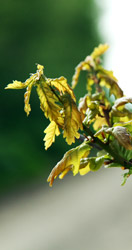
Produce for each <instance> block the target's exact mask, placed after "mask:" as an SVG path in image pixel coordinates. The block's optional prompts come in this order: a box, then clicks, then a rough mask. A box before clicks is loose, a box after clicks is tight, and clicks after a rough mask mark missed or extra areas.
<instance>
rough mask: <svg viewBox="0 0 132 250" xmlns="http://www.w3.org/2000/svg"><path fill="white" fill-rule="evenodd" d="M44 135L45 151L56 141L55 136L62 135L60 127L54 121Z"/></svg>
mask: <svg viewBox="0 0 132 250" xmlns="http://www.w3.org/2000/svg"><path fill="white" fill-rule="evenodd" d="M44 133H46V135H45V137H44V141H45V149H46V150H47V149H48V148H49V147H50V146H51V144H52V143H53V142H54V141H55V136H58V135H59V134H60V131H59V128H58V125H57V124H56V123H55V122H54V121H52V122H51V123H50V124H49V126H48V127H47V128H46V129H45V130H44Z"/></svg>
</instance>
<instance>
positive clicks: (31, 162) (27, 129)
mask: <svg viewBox="0 0 132 250" xmlns="http://www.w3.org/2000/svg"><path fill="white" fill-rule="evenodd" d="M98 14H99V10H98V9H97V6H96V3H95V2H94V1H93V0H82V1H75V0H71V1H65V0H64V1H61V0H56V1H51V0H45V1H41V0H39V1H31V0H29V1H26V0H23V1H13V0H7V1H6V2H4V1H2V2H1V6H0V17H1V22H0V24H1V28H0V56H1V60H0V68H1V72H0V78H1V98H0V104H1V109H0V117H1V121H0V142H1V143H0V192H2V191H3V190H4V189H8V190H11V188H13V187H16V185H18V186H20V185H22V184H23V183H24V184H25V183H29V181H30V180H32V179H34V180H35V179H36V180H37V179H40V178H41V182H43V178H44V177H45V178H46V174H47V172H48V171H49V170H48V167H49V166H51V167H52V166H53V165H54V164H55V162H56V161H58V159H59V157H60V154H63V153H64V151H65V150H67V149H69V148H68V147H67V145H66V143H65V142H62V141H61V138H60V137H58V138H57V140H56V145H55V146H53V147H52V148H50V149H49V150H48V151H47V152H46V153H45V151H44V150H43V142H42V141H41V138H42V136H43V128H44V127H46V126H47V125H48V122H47V120H46V119H45V118H44V117H43V116H42V115H41V114H42V111H41V110H39V109H38V105H39V101H38V100H37V98H36V93H35V92H34V88H32V84H31V85H30V86H29V87H28V88H27V91H26V93H25V111H26V112H27V114H29V113H30V105H29V101H30V100H29V99H31V101H30V103H31V107H32V113H31V115H30V116H29V117H28V119H26V117H25V116H24V114H23V101H22V100H23V93H20V92H19V93H18V92H17V91H14V92H11V91H10V92H9V91H5V90H4V87H5V86H6V84H7V83H8V82H12V79H13V78H14V80H15V79H21V81H22V82H23V81H25V79H26V78H27V77H28V74H29V72H34V71H35V64H36V63H40V64H44V65H46V75H47V76H51V75H52V77H53V78H56V77H57V76H58V75H60V74H62V75H65V76H66V77H67V79H68V82H70V81H71V78H72V74H73V68H74V67H75V65H76V64H77V63H78V61H81V60H82V58H84V56H85V55H86V54H88V53H89V52H90V51H91V50H92V49H93V47H94V46H95V45H97V44H98V43H99V41H100V38H99V32H98V30H97V27H98V25H97V23H98ZM60 81H63V79H60ZM16 83H17V84H18V82H16ZM63 83H64V82H63ZM54 84H56V83H55V81H54ZM31 88H32V93H31V98H30V91H31ZM79 93H84V90H83V89H82V88H81V86H80V87H79V88H78V89H77V91H76V96H77V98H78V96H79ZM81 95H82V94H81ZM50 129H51V127H50ZM52 132H53V123H52ZM53 133H54V132H53ZM55 133H56V134H58V131H57V128H56V132H55ZM48 139H49V141H50V143H51V142H52V140H54V138H53V137H52V138H49V137H48ZM46 141H47V139H46ZM60 143H61V148H60V147H59V146H60ZM27 152H28V153H27ZM58 152H59V154H58ZM51 155H52V157H51ZM20 159H21V160H20Z"/></svg>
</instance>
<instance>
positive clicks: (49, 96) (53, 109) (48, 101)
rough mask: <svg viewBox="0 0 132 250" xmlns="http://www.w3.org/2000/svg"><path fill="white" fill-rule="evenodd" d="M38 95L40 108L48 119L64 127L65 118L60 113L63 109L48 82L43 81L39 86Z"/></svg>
mask: <svg viewBox="0 0 132 250" xmlns="http://www.w3.org/2000/svg"><path fill="white" fill-rule="evenodd" d="M37 94H38V96H39V99H40V107H41V109H42V111H43V112H44V114H45V116H46V118H49V120H50V121H55V122H56V123H57V124H58V125H60V126H62V125H63V118H62V115H61V113H60V110H61V107H60V106H59V105H58V104H57V102H58V101H59V100H58V98H57V96H56V95H55V94H54V93H53V92H52V90H51V88H50V86H49V85H48V83H47V82H46V81H44V80H43V81H42V80H41V81H40V83H39V84H38V85H37Z"/></svg>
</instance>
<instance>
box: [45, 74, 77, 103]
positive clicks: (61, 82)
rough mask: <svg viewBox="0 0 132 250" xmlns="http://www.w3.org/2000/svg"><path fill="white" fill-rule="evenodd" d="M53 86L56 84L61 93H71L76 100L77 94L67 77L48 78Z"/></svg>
mask: <svg viewBox="0 0 132 250" xmlns="http://www.w3.org/2000/svg"><path fill="white" fill-rule="evenodd" d="M48 80H49V82H50V83H51V85H52V86H54V87H55V88H56V89H57V90H58V91H59V92H60V93H61V92H62V93H63V94H64V93H65V92H67V93H69V94H70V95H71V98H72V99H73V100H74V101H75V102H76V98H75V95H74V93H73V90H72V89H71V87H70V86H69V85H68V83H67V79H66V78H65V77H63V76H61V77H59V78H56V79H48Z"/></svg>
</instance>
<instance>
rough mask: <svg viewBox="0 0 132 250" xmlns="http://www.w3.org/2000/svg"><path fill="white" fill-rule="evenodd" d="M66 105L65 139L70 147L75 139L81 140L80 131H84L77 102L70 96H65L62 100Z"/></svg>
mask: <svg viewBox="0 0 132 250" xmlns="http://www.w3.org/2000/svg"><path fill="white" fill-rule="evenodd" d="M62 101H63V105H64V133H63V137H64V138H66V142H67V143H68V144H69V145H70V144H72V143H73V142H75V138H79V137H80V134H79V133H78V130H79V129H83V125H82V120H81V114H80V112H79V111H78V109H77V106H76V104H75V102H74V101H73V100H72V99H71V96H70V95H68V94H67V95H65V97H63V98H62Z"/></svg>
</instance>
